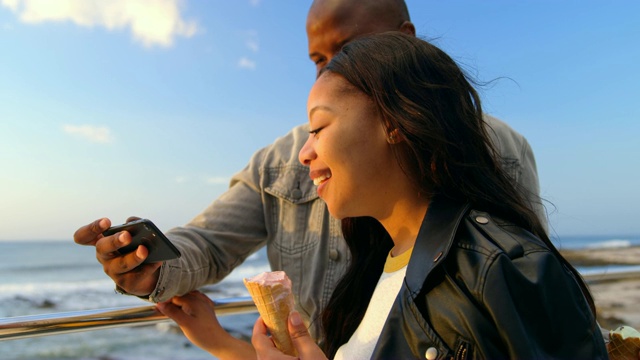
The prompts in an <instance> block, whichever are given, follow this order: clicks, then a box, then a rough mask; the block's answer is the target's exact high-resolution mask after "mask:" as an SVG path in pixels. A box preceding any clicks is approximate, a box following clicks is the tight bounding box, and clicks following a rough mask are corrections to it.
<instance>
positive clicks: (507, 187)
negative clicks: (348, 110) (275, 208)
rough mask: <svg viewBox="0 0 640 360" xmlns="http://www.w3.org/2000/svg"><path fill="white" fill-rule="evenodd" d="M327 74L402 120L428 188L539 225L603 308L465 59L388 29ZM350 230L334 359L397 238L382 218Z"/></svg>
mask: <svg viewBox="0 0 640 360" xmlns="http://www.w3.org/2000/svg"><path fill="white" fill-rule="evenodd" d="M327 73H332V74H338V75H340V76H342V77H344V78H345V79H346V80H347V81H348V82H349V83H350V84H351V85H352V86H354V87H355V88H356V89H358V90H359V91H361V92H363V93H364V94H366V95H367V96H369V97H370V98H371V99H372V100H373V102H374V103H375V104H376V106H377V108H378V111H379V112H380V113H381V114H382V118H383V121H384V122H385V124H384V126H385V127H386V128H387V129H388V130H389V131H392V130H394V129H397V131H398V136H400V137H401V138H402V139H403V141H401V142H400V143H399V144H396V145H393V148H394V149H396V150H395V151H396V155H397V158H398V161H399V163H400V164H401V165H402V169H403V171H404V172H405V173H406V174H407V175H408V176H409V177H410V178H411V179H414V180H415V185H416V190H417V193H418V192H419V194H420V195H419V196H425V197H427V198H432V197H433V196H436V195H437V196H444V197H447V198H449V199H452V200H454V201H459V202H469V203H470V204H471V205H472V206H473V207H474V208H477V209H480V210H484V211H487V212H490V213H492V214H494V215H496V216H498V217H501V218H503V219H505V220H509V221H511V222H513V223H514V224H516V225H518V226H520V227H522V228H524V229H526V230H528V231H530V232H531V233H533V234H535V235H536V236H538V237H539V238H541V239H542V240H543V241H544V242H545V243H546V244H547V246H548V247H549V248H550V249H551V250H552V251H553V252H555V253H556V255H557V256H558V257H559V258H560V259H561V261H562V262H563V263H564V264H565V265H566V266H567V267H568V268H569V269H570V270H571V271H572V272H573V273H574V274H575V276H576V278H577V279H579V282H580V285H581V287H582V288H583V292H584V294H585V296H586V297H587V300H588V302H589V304H590V306H591V308H592V310H593V311H594V313H595V306H594V304H593V299H592V298H591V295H590V293H589V291H588V290H587V286H586V284H585V283H584V281H582V279H581V278H580V276H579V274H578V272H577V271H576V270H575V269H574V268H573V267H572V266H571V265H570V264H569V263H568V262H567V261H566V260H565V259H564V258H563V257H562V256H561V255H560V254H559V252H558V251H557V250H556V248H555V247H554V246H553V244H552V243H551V241H550V240H549V237H548V236H547V234H546V232H545V229H544V227H543V226H542V224H541V222H540V220H539V219H538V217H537V216H536V214H535V213H534V211H533V210H532V206H531V203H530V200H529V199H530V197H529V195H528V194H525V190H524V189H522V188H520V187H519V185H517V184H516V182H515V181H513V179H511V178H509V177H508V175H506V173H505V172H504V171H503V169H502V168H501V165H500V161H499V155H498V154H497V153H496V151H495V148H494V146H493V144H492V142H491V140H490V137H489V135H488V131H490V130H487V128H486V126H485V123H484V120H483V114H482V107H481V104H480V98H479V96H478V94H477V92H476V91H475V89H474V88H473V86H472V85H471V84H470V82H469V80H468V79H467V77H466V76H465V74H464V72H463V71H462V70H461V69H460V68H459V67H458V65H457V64H456V63H455V61H453V60H452V59H451V58H450V57H449V56H448V55H447V54H445V53H444V52H443V51H442V50H440V49H438V48H437V47H435V46H433V45H431V44H429V43H428V42H426V41H424V40H421V39H419V38H416V37H414V36H410V35H406V34H403V33H400V32H388V33H383V34H376V35H370V36H366V37H361V38H358V39H356V40H353V41H351V42H349V43H347V44H346V45H345V46H344V47H343V48H342V50H341V51H340V52H339V53H338V54H336V55H335V56H334V58H333V59H332V60H331V62H330V63H329V64H328V65H327V66H326V68H325V69H324V70H323V72H322V73H321V75H320V76H323V75H324V74H327ZM327 75H328V74H327ZM417 196H418V195H417ZM535 196H537V194H535ZM342 230H343V234H344V237H345V240H346V241H347V244H348V246H349V248H350V250H351V255H352V261H351V263H350V265H349V268H348V269H347V272H346V273H345V275H344V277H343V278H342V279H341V281H340V282H339V283H338V286H337V287H336V289H335V291H334V292H333V294H332V296H331V299H330V301H329V303H328V305H327V307H326V308H325V309H324V311H323V313H322V315H321V322H322V340H323V341H322V343H323V347H324V350H325V353H326V354H327V356H329V357H330V358H331V357H333V356H334V355H335V353H336V351H337V350H338V348H339V347H340V346H341V345H342V344H344V343H346V342H347V341H348V340H349V338H350V337H351V335H352V334H353V332H354V331H355V330H356V328H357V327H358V325H359V324H360V322H361V320H362V318H363V317H364V313H365V311H366V309H367V306H368V304H369V300H370V298H371V296H372V294H373V291H374V289H375V286H376V284H377V281H378V278H379V275H380V274H381V273H382V270H383V267H384V262H385V260H386V256H387V254H388V253H389V251H390V249H391V248H392V247H393V242H392V241H391V238H390V237H389V235H388V234H387V232H386V231H385V229H384V228H383V227H382V225H381V224H380V223H379V222H378V221H377V220H375V219H373V218H369V217H358V218H347V219H343V220H342Z"/></svg>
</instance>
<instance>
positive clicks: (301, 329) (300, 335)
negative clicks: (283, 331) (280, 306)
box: [287, 310, 327, 359]
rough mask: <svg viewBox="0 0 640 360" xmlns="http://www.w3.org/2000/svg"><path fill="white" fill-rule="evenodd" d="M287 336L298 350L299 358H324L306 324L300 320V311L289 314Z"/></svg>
mask: <svg viewBox="0 0 640 360" xmlns="http://www.w3.org/2000/svg"><path fill="white" fill-rule="evenodd" d="M287 325H288V327H289V336H290V337H291V341H292V342H293V346H294V347H295V348H296V350H297V351H298V356H299V357H300V359H326V358H327V357H326V356H325V355H324V352H322V350H321V349H320V347H319V346H318V345H316V343H315V341H313V339H312V338H311V335H310V334H309V330H307V326H306V325H305V324H304V322H303V321H302V317H301V316H300V313H299V312H297V311H295V310H294V311H292V312H291V313H290V314H289V323H288V324H287Z"/></svg>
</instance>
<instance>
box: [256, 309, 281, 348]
mask: <svg viewBox="0 0 640 360" xmlns="http://www.w3.org/2000/svg"><path fill="white" fill-rule="evenodd" d="M251 343H252V344H253V347H254V348H255V349H256V351H259V352H264V351H267V350H268V349H270V348H274V349H275V347H276V346H275V345H274V343H273V341H272V340H271V338H270V337H269V336H268V335H267V326H266V325H265V324H264V321H263V320H262V317H258V319H257V320H256V322H255V324H253V334H252V335H251Z"/></svg>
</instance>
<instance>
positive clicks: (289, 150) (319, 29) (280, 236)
mask: <svg viewBox="0 0 640 360" xmlns="http://www.w3.org/2000/svg"><path fill="white" fill-rule="evenodd" d="M391 30H399V31H402V32H405V33H408V34H411V35H415V27H414V26H413V24H412V23H411V21H410V18H409V13H408V11H407V7H406V4H405V3H404V1H403V0H377V1H357V0H316V1H314V2H313V4H312V5H311V9H310V10H309V15H308V18H307V36H308V41H309V56H310V58H311V60H312V61H314V63H315V64H316V70H317V71H318V72H319V71H320V70H321V69H322V68H323V67H324V66H325V65H326V64H327V63H328V62H329V61H330V60H331V58H332V57H333V55H334V54H335V53H336V52H337V51H338V50H339V49H340V47H341V46H342V45H343V44H345V43H346V42H348V41H350V40H352V39H354V38H356V37H358V36H361V35H364V34H369V33H376V32H383V31H391ZM486 120H487V123H488V126H489V127H490V129H488V130H489V133H490V134H492V135H493V140H494V143H495V145H496V148H497V149H498V152H499V154H500V156H501V160H502V163H503V164H504V165H505V166H506V167H507V169H508V171H509V172H510V174H511V175H512V176H513V177H514V179H515V180H516V181H517V182H518V183H519V184H520V185H521V186H522V187H524V188H525V189H526V190H527V191H528V192H529V193H530V194H532V195H531V199H538V192H539V186H538V177H537V171H536V165H535V160H534V157H533V153H532V151H531V148H530V146H529V144H528V143H527V141H526V139H525V138H524V137H523V136H522V135H520V134H518V133H516V132H515V131H513V130H512V129H511V128H510V127H509V126H507V125H506V124H504V123H503V122H501V121H499V120H497V119H495V118H493V117H490V116H487V117H486ZM307 137H308V127H307V125H301V126H298V127H296V128H294V129H293V130H292V131H291V132H289V133H288V134H287V135H285V136H283V137H281V138H279V139H277V140H276V141H275V142H274V143H273V144H271V145H269V146H267V147H265V148H263V149H261V150H259V151H258V152H256V153H255V154H254V156H253V157H252V158H251V160H250V161H249V164H248V165H247V167H245V168H244V169H243V170H242V171H240V172H239V173H237V174H236V175H235V176H234V177H233V179H232V180H231V184H230V187H229V189H228V190H227V191H226V192H225V193H224V194H222V195H221V196H220V198H218V199H217V200H215V201H214V202H213V203H212V204H211V205H210V206H209V207H208V208H206V209H205V210H204V211H203V212H202V213H201V214H199V215H197V216H196V217H195V218H194V219H193V220H192V221H191V222H190V223H188V224H187V225H185V226H184V227H179V228H175V229H171V230H170V231H168V232H167V236H168V237H169V238H170V239H171V241H172V242H173V243H174V244H175V245H176V247H178V248H179V249H180V251H181V253H182V255H183V256H182V257H181V258H180V259H176V260H171V261H166V262H163V263H153V264H144V265H143V264H142V261H143V260H144V259H145V258H146V256H147V254H148V252H147V249H146V248H144V247H140V248H138V250H137V251H136V252H133V253H130V254H127V255H119V254H118V253H117V251H116V250H117V249H118V248H120V247H123V246H125V245H127V244H128V243H129V242H130V241H131V237H130V235H129V234H128V233H120V234H117V235H113V236H108V237H102V236H101V235H100V234H101V233H102V231H104V230H106V229H107V228H108V227H109V225H110V221H109V220H108V219H100V220H96V221H95V222H93V223H92V224H89V225H86V226H83V227H82V228H80V229H78V230H77V231H76V233H75V236H74V240H75V242H77V243H79V244H85V245H95V246H96V254H97V258H98V260H99V261H100V263H102V264H103V267H104V269H105V272H106V273H107V274H108V275H109V276H110V277H111V278H112V279H113V280H114V281H115V282H116V284H117V288H118V289H119V291H121V292H122V293H127V294H131V295H137V296H141V297H144V298H148V299H149V300H151V301H154V302H160V301H166V300H168V299H170V298H171V297H173V296H175V295H182V294H185V293H187V292H189V291H190V290H193V289H196V288H198V287H200V286H203V285H205V284H210V283H215V282H218V281H220V280H222V279H223V278H224V277H225V276H226V275H228V274H229V273H230V272H231V271H232V270H233V269H234V268H235V267H236V266H238V265H240V264H241V263H242V262H243V261H244V260H245V259H246V258H247V257H248V256H249V255H251V254H252V253H254V252H255V251H257V250H258V249H260V248H261V247H263V246H265V245H266V246H267V253H268V258H269V262H270V265H271V268H272V269H273V270H284V271H285V272H286V273H287V274H288V276H289V277H290V278H291V280H292V283H293V286H294V288H293V291H294V294H295V297H296V304H297V307H298V310H299V311H300V312H301V314H302V315H303V316H304V317H305V318H306V319H305V320H307V322H311V324H312V329H311V330H312V333H314V334H315V332H316V331H317V328H316V326H317V322H313V320H314V319H315V318H316V316H317V315H318V314H319V312H320V311H321V309H322V308H323V307H324V306H325V305H326V304H327V302H328V300H329V298H330V296H331V293H332V291H333V289H334V288H335V285H336V283H337V281H338V280H339V279H340V277H341V275H342V274H343V272H344V271H345V269H346V265H347V263H348V261H349V259H350V255H349V251H348V249H347V247H346V244H345V242H344V240H343V239H342V233H341V228H340V222H339V221H337V220H335V219H333V218H331V217H330V216H329V214H328V212H327V210H326V206H325V204H324V202H323V201H322V200H320V199H319V198H318V195H317V194H316V190H315V187H314V185H313V183H312V182H311V180H310V179H309V174H308V168H307V167H304V166H302V165H301V164H300V163H299V162H298V152H299V150H300V148H302V145H303V144H304V142H305V141H306V139H307ZM532 202H533V203H534V204H536V206H537V207H538V211H539V214H540V215H542V214H544V212H543V210H542V206H541V204H540V201H539V200H533V201H532ZM541 219H542V220H543V222H544V223H546V221H545V220H546V217H545V216H543V215H542V216H541Z"/></svg>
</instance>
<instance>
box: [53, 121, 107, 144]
mask: <svg viewBox="0 0 640 360" xmlns="http://www.w3.org/2000/svg"><path fill="white" fill-rule="evenodd" d="M62 129H63V130H64V132H66V133H67V134H70V135H72V136H75V137H78V138H82V139H85V140H88V141H91V142H94V143H101V144H108V143H110V142H112V141H113V137H112V136H111V130H109V128H108V127H105V126H92V125H64V126H63V127H62Z"/></svg>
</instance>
